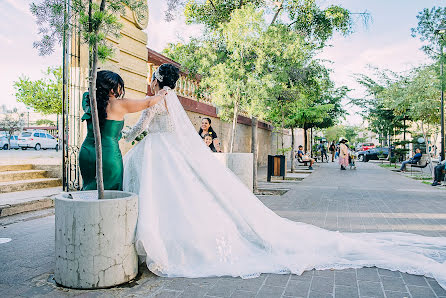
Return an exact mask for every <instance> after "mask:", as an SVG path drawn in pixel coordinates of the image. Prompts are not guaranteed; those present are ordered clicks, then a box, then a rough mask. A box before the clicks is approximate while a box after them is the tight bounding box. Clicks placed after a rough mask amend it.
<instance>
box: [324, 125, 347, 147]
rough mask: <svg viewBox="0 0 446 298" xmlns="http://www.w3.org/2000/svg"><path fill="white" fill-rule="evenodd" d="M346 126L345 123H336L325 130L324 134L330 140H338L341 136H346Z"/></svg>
mask: <svg viewBox="0 0 446 298" xmlns="http://www.w3.org/2000/svg"><path fill="white" fill-rule="evenodd" d="M345 135H346V133H345V127H344V126H343V125H335V126H331V127H328V128H326V129H325V130H324V136H325V138H326V139H327V140H328V141H330V142H331V141H335V143H336V142H338V140H339V138H340V137H342V136H345Z"/></svg>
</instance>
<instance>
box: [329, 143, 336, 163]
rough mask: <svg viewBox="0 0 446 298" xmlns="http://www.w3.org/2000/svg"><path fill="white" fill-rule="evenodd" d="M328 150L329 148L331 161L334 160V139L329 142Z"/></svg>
mask: <svg viewBox="0 0 446 298" xmlns="http://www.w3.org/2000/svg"><path fill="white" fill-rule="evenodd" d="M329 150H330V154H331V162H334V158H335V151H336V145H335V142H334V141H332V142H331V145H330V147H329Z"/></svg>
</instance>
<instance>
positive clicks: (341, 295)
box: [334, 285, 359, 298]
mask: <svg viewBox="0 0 446 298" xmlns="http://www.w3.org/2000/svg"><path fill="white" fill-rule="evenodd" d="M334 296H335V297H336V298H354V297H359V292H358V288H357V287H356V286H355V287H345V286H338V285H336V286H335V292H334Z"/></svg>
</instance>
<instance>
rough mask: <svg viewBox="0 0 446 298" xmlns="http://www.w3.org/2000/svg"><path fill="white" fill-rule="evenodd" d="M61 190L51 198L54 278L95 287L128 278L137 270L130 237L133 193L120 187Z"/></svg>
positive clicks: (135, 199) (135, 205)
mask: <svg viewBox="0 0 446 298" xmlns="http://www.w3.org/2000/svg"><path fill="white" fill-rule="evenodd" d="M71 194H72V197H73V198H70V196H69V194H68V193H64V194H61V195H59V196H57V197H56V198H55V210H56V211H55V213H56V268H55V273H54V277H55V280H56V282H57V283H58V284H60V285H62V286H65V287H69V288H78V289H97V288H106V287H111V286H115V285H119V284H122V283H125V282H128V281H130V280H132V279H133V278H134V277H135V276H136V275H137V273H138V255H137V254H136V250H135V246H134V241H135V229H136V221H137V218H138V196H137V195H136V194H133V193H128V192H122V191H107V190H106V191H105V199H104V200H97V199H95V197H97V196H96V195H95V194H96V191H83V192H74V193H71Z"/></svg>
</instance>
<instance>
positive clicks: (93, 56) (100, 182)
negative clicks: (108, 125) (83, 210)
mask: <svg viewBox="0 0 446 298" xmlns="http://www.w3.org/2000/svg"><path fill="white" fill-rule="evenodd" d="M91 6H92V0H90V1H89V11H88V16H89V19H90V20H91V19H92V15H91V9H92V8H91ZM104 8H105V0H102V1H101V7H100V11H103V10H104ZM89 31H90V32H93V30H92V27H91V22H90V27H89ZM94 33H95V34H97V33H98V32H97V30H95V32H94ZM89 56H90V76H89V79H90V82H89V87H88V94H89V96H90V106H91V115H92V123H93V132H94V145H95V150H96V184H97V188H98V199H99V200H102V199H104V175H103V169H102V142H101V130H100V126H99V116H98V106H97V103H96V77H97V67H98V65H97V64H98V44H97V42H94V43H92V44H91V45H90V55H89Z"/></svg>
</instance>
